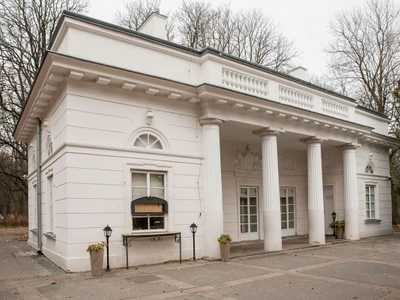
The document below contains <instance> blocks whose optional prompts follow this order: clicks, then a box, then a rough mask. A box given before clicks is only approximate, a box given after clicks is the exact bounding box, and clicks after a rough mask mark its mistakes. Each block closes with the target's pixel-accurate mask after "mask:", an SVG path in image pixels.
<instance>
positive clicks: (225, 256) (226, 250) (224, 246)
mask: <svg viewBox="0 0 400 300" xmlns="http://www.w3.org/2000/svg"><path fill="white" fill-rule="evenodd" d="M219 250H220V252H221V261H224V262H227V261H229V254H230V252H231V243H230V242H226V243H219Z"/></svg>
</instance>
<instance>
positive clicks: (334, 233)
mask: <svg viewBox="0 0 400 300" xmlns="http://www.w3.org/2000/svg"><path fill="white" fill-rule="evenodd" d="M331 216H332V219H333V223H335V220H336V213H335V212H333V213H332V214H331ZM333 235H336V227H335V226H333Z"/></svg>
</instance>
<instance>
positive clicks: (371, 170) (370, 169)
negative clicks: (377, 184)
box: [365, 163, 374, 174]
mask: <svg viewBox="0 0 400 300" xmlns="http://www.w3.org/2000/svg"><path fill="white" fill-rule="evenodd" d="M365 173H367V174H374V165H373V164H371V163H369V164H368V165H367V166H366V168H365Z"/></svg>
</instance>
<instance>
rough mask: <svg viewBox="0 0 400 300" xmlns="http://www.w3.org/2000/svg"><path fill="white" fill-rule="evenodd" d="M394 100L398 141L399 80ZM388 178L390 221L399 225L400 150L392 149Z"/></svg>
mask: <svg viewBox="0 0 400 300" xmlns="http://www.w3.org/2000/svg"><path fill="white" fill-rule="evenodd" d="M393 97H394V99H395V103H396V104H395V105H394V110H395V113H394V114H393V115H394V116H395V118H394V123H395V124H396V128H395V129H394V136H395V137H396V138H398V139H400V80H399V81H397V87H396V89H395V90H394V92H393ZM390 176H391V190H392V204H393V210H392V219H393V224H400V149H399V148H396V149H392V151H391V153H390Z"/></svg>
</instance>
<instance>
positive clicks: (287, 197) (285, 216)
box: [280, 188, 296, 236]
mask: <svg viewBox="0 0 400 300" xmlns="http://www.w3.org/2000/svg"><path fill="white" fill-rule="evenodd" d="M280 199H281V229H282V236H289V235H295V234H296V229H295V220H296V207H295V197H294V188H281V189H280Z"/></svg>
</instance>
